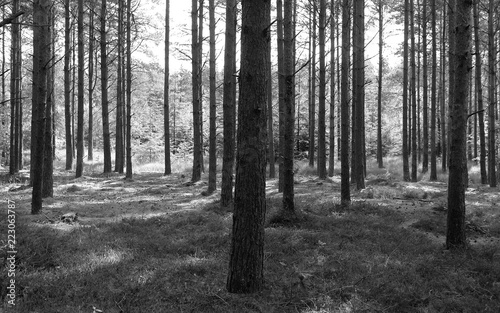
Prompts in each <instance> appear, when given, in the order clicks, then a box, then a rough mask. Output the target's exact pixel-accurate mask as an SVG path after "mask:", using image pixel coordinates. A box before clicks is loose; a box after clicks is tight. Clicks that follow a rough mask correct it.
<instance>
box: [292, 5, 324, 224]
mask: <svg viewBox="0 0 500 313" xmlns="http://www.w3.org/2000/svg"><path fill="white" fill-rule="evenodd" d="M322 1H324V0H322ZM292 19H293V3H292V2H291V1H285V5H284V19H283V37H284V38H283V39H284V41H283V50H284V54H283V70H284V73H283V74H284V80H285V90H284V95H283V96H284V98H283V101H284V119H285V125H284V134H283V140H284V149H283V211H284V213H285V214H287V215H291V214H294V213H295V206H294V188H293V187H294V184H293V177H294V175H293V171H294V169H293V146H294V142H295V140H294V131H293V129H294V124H295V92H294V64H295V62H294V61H295V60H294V58H293V55H294V54H293V50H294V49H293V37H294V34H293V23H292Z"/></svg>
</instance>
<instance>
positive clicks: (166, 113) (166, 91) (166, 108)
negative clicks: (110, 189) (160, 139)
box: [163, 0, 172, 175]
mask: <svg viewBox="0 0 500 313" xmlns="http://www.w3.org/2000/svg"><path fill="white" fill-rule="evenodd" d="M169 63H170V0H166V1H165V78H164V85H163V128H164V133H165V175H170V174H172V165H171V160H170V99H169V96H170V64H169Z"/></svg>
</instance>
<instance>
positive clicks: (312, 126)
mask: <svg viewBox="0 0 500 313" xmlns="http://www.w3.org/2000/svg"><path fill="white" fill-rule="evenodd" d="M317 11H318V10H317V7H316V1H312V7H311V8H310V14H311V16H312V23H311V28H312V30H311V33H312V36H311V38H309V41H311V49H310V50H312V52H311V63H310V65H309V68H310V72H311V73H310V79H311V84H310V87H309V93H310V94H309V166H310V167H314V159H315V156H314V155H315V149H316V144H315V134H316V27H317V26H316V24H317V23H316V12H317Z"/></svg>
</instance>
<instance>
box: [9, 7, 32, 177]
mask: <svg viewBox="0 0 500 313" xmlns="http://www.w3.org/2000/svg"><path fill="white" fill-rule="evenodd" d="M19 11H20V2H19V0H14V1H13V2H12V12H13V14H14V15H16V14H17V13H16V12H19ZM21 56H22V54H21V24H20V23H19V22H16V21H13V23H12V27H11V76H10V77H11V78H10V79H11V80H10V105H11V119H10V121H11V123H10V128H11V130H10V138H11V139H10V163H9V174H10V175H14V174H16V173H18V172H19V169H20V164H21V163H22V141H21V140H20V138H21V136H22V125H21V122H22V119H21V107H22V102H21V97H22V96H21V88H22V87H21V69H22V68H21V65H22V61H21ZM30 173H32V170H31V171H30ZM30 177H31V178H33V177H32V175H30ZM30 181H31V183H32V181H33V179H31V180H30Z"/></svg>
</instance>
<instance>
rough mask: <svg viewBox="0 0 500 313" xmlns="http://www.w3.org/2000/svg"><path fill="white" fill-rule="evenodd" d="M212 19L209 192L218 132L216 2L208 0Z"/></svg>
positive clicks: (213, 186)
mask: <svg viewBox="0 0 500 313" xmlns="http://www.w3.org/2000/svg"><path fill="white" fill-rule="evenodd" d="M208 3H209V5H208V7H209V10H208V11H209V20H210V22H209V23H210V140H209V156H208V157H209V169H208V193H209V194H210V193H212V192H213V191H214V190H215V189H216V187H217V186H216V185H217V155H216V153H217V142H216V140H217V134H216V131H217V129H216V118H217V110H216V109H217V107H216V99H215V94H216V90H215V88H216V86H215V75H216V68H215V2H214V0H209V1H208Z"/></svg>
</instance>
